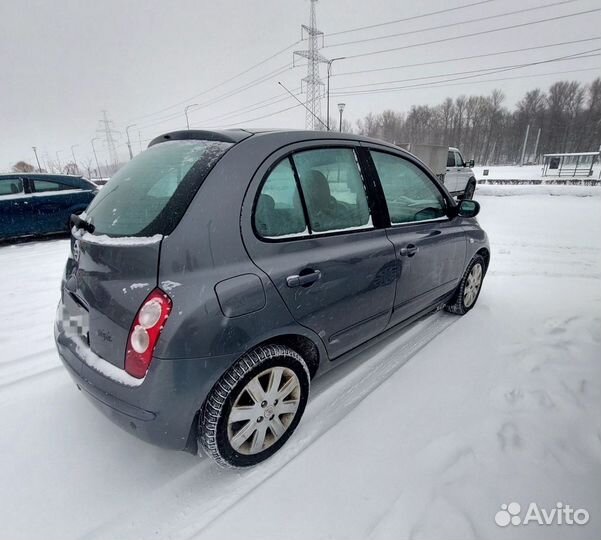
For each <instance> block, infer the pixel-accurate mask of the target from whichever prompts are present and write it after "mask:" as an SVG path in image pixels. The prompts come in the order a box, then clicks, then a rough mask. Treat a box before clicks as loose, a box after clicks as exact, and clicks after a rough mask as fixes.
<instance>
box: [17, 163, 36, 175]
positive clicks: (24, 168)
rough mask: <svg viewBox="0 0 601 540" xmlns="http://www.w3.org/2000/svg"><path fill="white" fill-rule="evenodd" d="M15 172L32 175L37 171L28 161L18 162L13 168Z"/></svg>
mask: <svg viewBox="0 0 601 540" xmlns="http://www.w3.org/2000/svg"><path fill="white" fill-rule="evenodd" d="M12 169H13V172H20V173H30V172H34V171H35V167H34V166H33V165H31V164H30V163H27V162H26V161H17V162H16V163H15V164H14V165H13V167H12Z"/></svg>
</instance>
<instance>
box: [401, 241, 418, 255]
mask: <svg viewBox="0 0 601 540" xmlns="http://www.w3.org/2000/svg"><path fill="white" fill-rule="evenodd" d="M418 251H419V248H418V247H417V246H416V245H415V244H407V246H406V247H402V248H401V249H399V254H400V255H401V257H413V256H414V255H415V254H416V253H417V252H418Z"/></svg>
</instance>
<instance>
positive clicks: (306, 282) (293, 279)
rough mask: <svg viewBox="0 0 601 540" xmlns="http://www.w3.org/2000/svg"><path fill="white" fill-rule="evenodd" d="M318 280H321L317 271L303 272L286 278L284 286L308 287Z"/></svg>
mask: <svg viewBox="0 0 601 540" xmlns="http://www.w3.org/2000/svg"><path fill="white" fill-rule="evenodd" d="M319 278H321V272H320V271H319V270H303V271H302V272H301V273H300V274H294V275H292V276H288V277H287V278H286V285H288V287H309V286H310V285H313V283H315V282H316V281H317V280H318V279H319Z"/></svg>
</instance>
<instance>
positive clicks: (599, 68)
mask: <svg viewBox="0 0 601 540" xmlns="http://www.w3.org/2000/svg"><path fill="white" fill-rule="evenodd" d="M599 70H601V66H596V67H592V68H582V69H571V70H567V71H566V70H564V71H551V72H547V73H535V74H532V75H517V76H515V77H501V78H497V79H483V80H481V81H467V82H460V83H452V84H447V85H445V86H462V85H466V84H481V83H488V82H499V81H511V80H515V79H532V78H535V77H546V76H548V75H564V74H566V73H581V72H583V71H599ZM485 75H492V73H486V74H485ZM438 82H444V81H437V83H438ZM412 88H415V86H414V87H409V86H407V87H400V88H398V89H397V90H405V89H412ZM419 88H440V86H433V85H427V84H426V85H419ZM391 91H392V90H391ZM394 91H396V90H394ZM359 93H369V92H348V93H340V94H338V93H335V94H333V95H335V96H337V95H341V96H352V95H357V94H359Z"/></svg>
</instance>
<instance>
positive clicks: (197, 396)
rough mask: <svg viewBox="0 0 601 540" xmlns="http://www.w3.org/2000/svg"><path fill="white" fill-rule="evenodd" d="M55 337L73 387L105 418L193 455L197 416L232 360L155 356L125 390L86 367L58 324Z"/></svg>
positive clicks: (75, 345)
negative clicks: (138, 381) (136, 381)
mask: <svg viewBox="0 0 601 540" xmlns="http://www.w3.org/2000/svg"><path fill="white" fill-rule="evenodd" d="M54 334H55V341H56V346H57V350H58V354H59V356H60V359H61V361H62V362H63V364H64V366H65V367H66V368H67V371H68V372H69V374H70V375H71V377H72V378H73V380H74V381H75V384H76V385H77V387H78V388H79V389H80V390H81V391H82V393H83V394H84V395H85V396H86V397H87V398H88V399H89V400H90V401H91V403H92V404H93V405H94V406H96V407H97V408H98V409H99V410H100V411H102V413H104V414H105V415H106V416H107V417H108V418H109V419H110V420H112V421H113V422H114V423H115V424H117V425H118V426H119V427H121V428H122V429H124V430H125V431H127V432H128V433H131V434H132V435H134V436H136V437H138V438H139V439H142V440H144V441H146V442H149V443H151V444H154V445H157V446H160V447H163V448H169V449H174V450H188V451H191V452H196V422H195V419H196V414H197V412H198V411H199V410H200V408H201V406H202V404H203V402H204V400H205V398H206V396H207V395H208V393H209V392H210V390H211V388H212V387H213V385H214V384H215V382H216V381H217V379H219V377H220V376H221V374H222V373H223V372H224V371H225V370H226V369H227V368H228V367H229V366H230V365H231V363H233V361H234V360H235V358H234V357H231V356H220V357H211V358H186V359H174V360H172V359H169V360H165V359H160V358H154V359H153V361H152V363H151V366H150V369H149V371H148V373H147V374H146V377H145V378H144V379H143V381H142V382H141V384H139V385H138V386H128V385H127V384H123V383H121V382H118V381H115V380H113V379H110V378H108V377H107V376H106V375H104V374H103V373H101V372H100V371H98V370H97V369H95V368H93V367H91V366H90V365H89V364H88V363H87V362H86V360H85V358H84V357H85V356H86V355H85V354H82V349H81V343H76V342H75V341H74V340H73V339H71V338H70V337H68V336H67V335H66V334H65V332H64V331H63V329H62V328H61V323H60V321H59V320H57V322H56V323H55V327H54Z"/></svg>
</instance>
